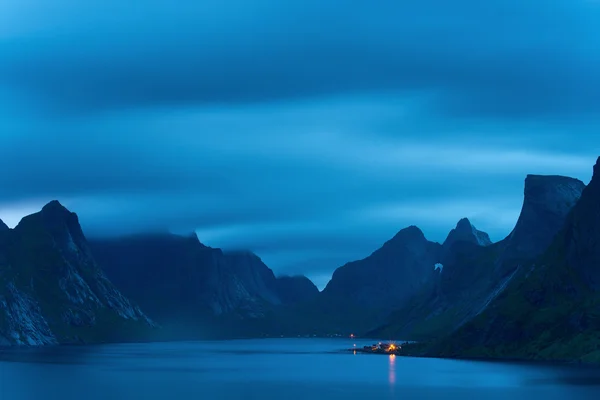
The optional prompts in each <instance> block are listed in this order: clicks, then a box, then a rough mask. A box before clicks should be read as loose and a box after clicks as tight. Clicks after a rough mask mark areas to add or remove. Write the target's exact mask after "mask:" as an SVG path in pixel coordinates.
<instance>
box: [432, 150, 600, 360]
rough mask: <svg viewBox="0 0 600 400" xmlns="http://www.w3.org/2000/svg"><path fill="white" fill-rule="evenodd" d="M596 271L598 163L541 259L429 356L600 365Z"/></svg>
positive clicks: (599, 247) (599, 252)
mask: <svg viewBox="0 0 600 400" xmlns="http://www.w3.org/2000/svg"><path fill="white" fill-rule="evenodd" d="M566 193H573V192H572V191H571V190H567V191H566ZM563 210H564V209H563ZM561 211H562V210H561ZM599 266H600V159H598V162H597V163H596V165H595V167H594V174H593V178H592V180H591V182H590V183H589V185H588V186H587V187H586V188H585V189H584V190H583V193H582V194H581V198H580V199H579V201H578V202H577V203H576V204H575V206H574V207H573V208H572V210H571V211H570V212H569V215H568V217H567V218H566V221H565V222H564V223H563V226H562V228H561V229H560V231H559V233H558V234H557V235H556V236H555V237H554V239H553V240H552V241H551V244H550V246H549V247H548V248H547V249H546V250H545V251H544V252H543V254H542V255H541V256H540V257H538V258H537V259H536V260H535V261H534V262H531V263H527V264H521V267H520V268H519V269H518V271H517V273H516V275H515V278H514V279H513V280H512V281H511V282H510V284H509V285H508V287H507V288H506V290H505V291H503V292H502V294H500V295H499V296H498V297H497V298H495V299H494V300H493V301H492V302H491V304H490V305H489V307H487V308H486V309H485V311H484V312H483V313H481V314H480V315H478V316H477V317H476V318H474V319H473V320H472V321H470V322H469V323H467V324H465V325H464V326H463V327H461V328H460V329H459V330H457V331H456V332H454V333H453V334H452V335H450V336H449V337H447V338H444V339H443V340H441V341H440V342H436V343H435V345H434V346H433V347H432V348H431V349H430V350H429V351H428V353H429V354H432V355H441V356H449V357H495V358H496V357H497V358H539V359H554V360H577V359H579V360H587V361H593V360H595V361H600V347H599V345H598V343H600V311H599V310H600V307H599V305H600V294H599V290H600V286H599V277H600V273H599V270H600V267H599Z"/></svg>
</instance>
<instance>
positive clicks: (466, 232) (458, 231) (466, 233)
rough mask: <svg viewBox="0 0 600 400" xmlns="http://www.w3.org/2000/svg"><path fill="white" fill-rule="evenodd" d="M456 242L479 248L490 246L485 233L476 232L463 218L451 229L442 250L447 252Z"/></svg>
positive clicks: (466, 219) (488, 238) (469, 222)
mask: <svg viewBox="0 0 600 400" xmlns="http://www.w3.org/2000/svg"><path fill="white" fill-rule="evenodd" d="M456 242H470V243H474V244H477V245H479V246H489V245H490V244H492V241H491V240H490V237H489V235H488V234H487V233H485V232H482V231H480V230H477V228H475V226H473V224H471V221H469V220H468V218H463V219H461V220H460V221H458V223H457V224H456V228H454V229H452V230H451V231H450V233H449V234H448V237H447V238H446V240H445V241H444V244H443V246H444V249H446V250H449V249H450V247H452V245H453V244H454V243H456Z"/></svg>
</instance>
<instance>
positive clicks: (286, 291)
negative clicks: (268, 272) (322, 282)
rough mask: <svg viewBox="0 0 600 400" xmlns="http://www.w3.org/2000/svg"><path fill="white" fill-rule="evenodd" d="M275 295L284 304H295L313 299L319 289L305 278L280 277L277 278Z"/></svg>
mask: <svg viewBox="0 0 600 400" xmlns="http://www.w3.org/2000/svg"><path fill="white" fill-rule="evenodd" d="M277 294H278V296H279V298H280V299H281V301H282V302H283V303H284V304H295V303H301V302H304V301H308V300H310V299H313V298H315V297H316V296H317V295H318V294H319V289H318V288H317V286H316V285H315V284H314V283H313V282H312V281H311V280H310V279H308V278H307V277H305V276H301V275H300V276H281V277H278V278H277Z"/></svg>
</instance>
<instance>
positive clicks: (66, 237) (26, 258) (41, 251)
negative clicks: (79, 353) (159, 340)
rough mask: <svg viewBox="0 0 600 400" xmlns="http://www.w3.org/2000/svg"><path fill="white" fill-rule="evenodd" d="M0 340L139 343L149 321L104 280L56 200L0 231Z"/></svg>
mask: <svg viewBox="0 0 600 400" xmlns="http://www.w3.org/2000/svg"><path fill="white" fill-rule="evenodd" d="M0 242H1V243H0V305H1V307H0V336H2V338H3V339H2V341H3V342H5V343H10V344H28V345H43V344H55V343H80V342H86V343H87V342H102V341H121V340H141V339H143V338H144V337H146V335H149V334H150V333H151V332H150V330H151V328H152V327H154V326H155V324H154V323H153V322H152V321H151V320H150V319H149V318H148V317H146V315H145V314H144V313H142V311H141V310H140V309H139V308H138V307H137V306H136V305H134V304H132V303H131V302H130V301H129V300H128V299H127V298H126V297H124V296H123V295H122V294H121V293H120V292H119V291H118V290H117V289H116V288H115V287H114V286H113V284H112V283H111V282H110V281H109V280H108V279H107V277H106V276H105V274H104V272H103V271H102V270H101V269H100V268H99V266H98V265H97V264H96V262H95V260H94V259H93V257H92V255H91V253H90V250H89V247H88V244H87V241H86V238H85V236H84V235H83V232H82V230H81V227H80V226H79V222H78V218H77V215H75V214H74V213H71V212H69V211H68V210H67V209H66V208H64V207H63V206H62V205H61V204H60V203H58V202H57V201H53V202H50V203H49V204H47V205H46V206H44V208H43V209H42V210H41V211H40V212H38V213H36V214H32V215H29V216H27V217H25V218H23V220H22V221H21V222H20V223H19V224H18V225H17V227H15V229H13V230H8V231H6V230H5V231H3V232H2V233H1V234H0Z"/></svg>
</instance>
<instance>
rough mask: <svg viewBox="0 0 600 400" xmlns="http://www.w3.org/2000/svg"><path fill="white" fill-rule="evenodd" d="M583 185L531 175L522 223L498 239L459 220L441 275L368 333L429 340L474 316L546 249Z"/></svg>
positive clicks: (521, 218)
mask: <svg viewBox="0 0 600 400" xmlns="http://www.w3.org/2000/svg"><path fill="white" fill-rule="evenodd" d="M584 188H585V185H584V184H583V183H582V182H581V181H579V180H577V179H573V178H568V177H562V176H539V175H528V176H527V178H526V179H525V190H524V199H523V207H522V210H521V214H520V216H519V219H518V222H517V224H516V226H515V228H514V229H513V231H512V232H511V234H510V235H509V236H508V237H507V238H505V239H504V240H502V241H500V242H498V243H494V244H488V243H487V241H480V240H478V239H477V235H476V234H467V233H469V232H470V231H471V229H470V226H469V225H470V223H469V224H468V225H467V222H466V220H465V219H463V220H461V221H459V223H458V224H457V228H455V229H454V230H452V232H450V234H449V235H448V239H447V240H446V242H445V243H444V247H445V250H444V258H443V261H442V265H443V268H442V269H441V270H440V273H439V276H438V277H437V278H436V279H434V280H432V281H430V282H428V284H426V285H424V286H423V287H422V288H421V290H420V291H419V293H418V294H417V295H416V296H414V297H413V298H411V299H410V300H409V301H408V302H407V303H406V304H405V305H404V307H402V308H400V309H399V310H397V311H396V312H394V313H393V314H392V316H391V317H390V318H389V319H388V322H387V323H386V324H384V325H382V326H381V327H379V328H377V329H375V330H373V331H371V332H369V333H368V335H369V336H383V337H395V338H399V339H418V340H426V339H431V338H437V337H441V336H443V335H446V334H448V333H449V332H452V331H453V330H454V329H456V328H458V327H460V326H462V325H463V324H465V323H466V322H468V321H470V320H471V319H472V318H474V317H475V316H476V315H478V314H479V313H481V312H482V311H483V310H484V309H485V308H486V307H487V306H488V305H489V304H490V302H492V301H493V299H495V298H496V297H497V296H498V295H499V294H500V293H502V292H503V291H504V289H505V288H506V287H507V285H508V284H509V283H510V282H511V280H512V279H514V277H515V273H516V271H517V270H518V268H519V266H521V265H524V264H527V263H530V262H531V261H532V260H534V259H535V258H536V257H537V256H539V255H540V254H541V253H542V252H543V250H544V249H545V248H546V247H547V246H548V244H549V243H550V242H551V241H552V239H553V238H554V237H555V236H556V234H557V233H558V231H559V230H560V227H561V226H562V225H563V224H564V222H565V219H566V217H567V214H568V212H569V211H570V209H571V207H572V206H573V205H574V204H575V203H576V201H577V200H578V199H579V197H580V196H581V193H582V191H583V189H584ZM461 232H463V234H462V235H459V233H461ZM481 236H483V237H487V235H485V234H481V235H480V237H481ZM449 242H450V244H448V243H449Z"/></svg>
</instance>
